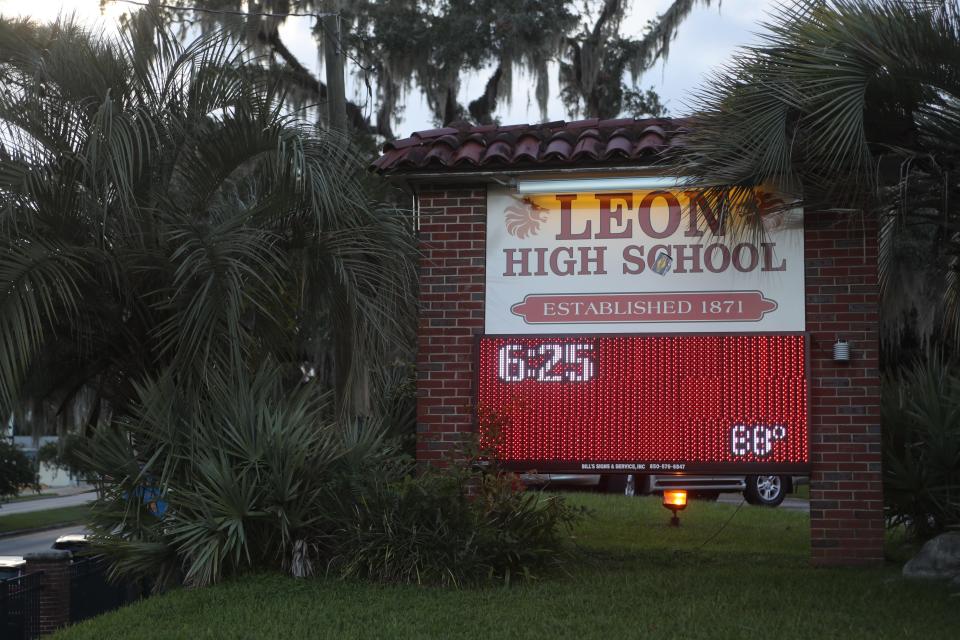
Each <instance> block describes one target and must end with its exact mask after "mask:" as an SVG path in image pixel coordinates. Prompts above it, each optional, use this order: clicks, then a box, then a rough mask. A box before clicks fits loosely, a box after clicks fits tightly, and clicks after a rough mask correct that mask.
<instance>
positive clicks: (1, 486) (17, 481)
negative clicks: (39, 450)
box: [0, 438, 37, 498]
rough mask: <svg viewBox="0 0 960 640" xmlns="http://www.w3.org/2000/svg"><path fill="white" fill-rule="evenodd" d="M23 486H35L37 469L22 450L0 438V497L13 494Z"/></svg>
mask: <svg viewBox="0 0 960 640" xmlns="http://www.w3.org/2000/svg"><path fill="white" fill-rule="evenodd" d="M25 487H32V488H34V489H36V488H37V470H36V468H35V467H34V465H33V462H32V461H31V460H30V458H28V457H27V454H25V453H24V452H23V450H22V449H21V448H20V447H18V446H16V445H15V444H13V443H12V442H10V441H9V440H7V439H6V438H0V498H6V497H10V496H15V495H17V494H18V493H20V491H21V490H22V489H24V488H25Z"/></svg>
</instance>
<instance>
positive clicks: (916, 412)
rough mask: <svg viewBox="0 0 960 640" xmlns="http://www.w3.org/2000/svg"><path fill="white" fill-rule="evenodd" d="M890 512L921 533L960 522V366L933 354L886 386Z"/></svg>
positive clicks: (886, 492) (885, 454) (885, 435)
mask: <svg viewBox="0 0 960 640" xmlns="http://www.w3.org/2000/svg"><path fill="white" fill-rule="evenodd" d="M883 479H884V487H883V488H884V499H885V502H886V510H887V515H888V517H889V518H890V523H891V524H892V525H899V524H905V525H906V526H907V527H908V528H909V529H910V530H911V531H912V532H913V533H914V534H916V535H917V536H919V537H921V538H926V537H929V536H931V535H933V534H936V533H938V532H941V531H943V530H944V529H947V528H950V527H957V526H960V366H958V365H957V363H956V362H950V361H948V360H946V359H944V358H943V357H942V356H940V355H929V356H927V357H926V358H925V359H924V360H921V361H918V362H917V363H916V364H915V365H914V366H913V367H912V368H909V369H907V370H905V371H904V372H902V373H900V374H898V375H890V376H888V377H887V378H886V379H885V380H884V387H883Z"/></svg>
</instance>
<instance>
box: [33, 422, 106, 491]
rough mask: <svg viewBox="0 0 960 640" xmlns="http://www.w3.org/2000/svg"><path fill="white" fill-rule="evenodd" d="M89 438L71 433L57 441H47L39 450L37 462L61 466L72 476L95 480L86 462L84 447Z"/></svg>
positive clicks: (85, 480)
mask: <svg viewBox="0 0 960 640" xmlns="http://www.w3.org/2000/svg"><path fill="white" fill-rule="evenodd" d="M86 446H87V438H86V437H84V436H82V435H80V434H78V433H71V434H67V435H65V436H62V437H61V438H60V439H59V441H57V442H53V441H51V442H47V443H46V444H44V445H43V446H41V447H40V448H39V449H38V450H37V462H39V463H41V464H46V465H50V466H53V467H59V468H60V469H63V470H65V471H66V472H67V473H68V474H69V475H70V477H71V478H74V479H77V480H82V481H84V482H92V481H93V480H94V478H93V476H92V474H91V472H90V469H89V468H88V466H87V465H86V464H85V463H84V453H83V451H84V449H85V447H86Z"/></svg>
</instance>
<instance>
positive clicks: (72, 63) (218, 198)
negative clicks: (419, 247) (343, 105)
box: [0, 12, 413, 424]
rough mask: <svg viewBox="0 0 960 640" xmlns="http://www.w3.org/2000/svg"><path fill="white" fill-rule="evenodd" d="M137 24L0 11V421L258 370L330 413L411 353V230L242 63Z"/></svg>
mask: <svg viewBox="0 0 960 640" xmlns="http://www.w3.org/2000/svg"><path fill="white" fill-rule="evenodd" d="M157 24H158V23H157V22H156V21H155V20H154V18H153V17H152V16H150V15H149V14H148V13H146V12H140V13H138V14H137V15H136V16H135V17H134V18H133V19H132V20H131V21H130V22H129V24H128V25H127V26H126V27H125V28H124V30H123V31H122V33H120V34H119V35H118V36H116V37H113V38H109V37H105V36H104V35H102V34H100V35H97V34H92V33H89V32H87V31H85V30H84V29H82V28H81V27H79V26H78V25H77V24H75V23H73V22H72V21H70V20H61V21H58V22H57V23H55V24H53V25H50V26H46V27H39V26H36V25H34V24H31V23H29V22H26V21H10V20H5V19H3V20H0V76H2V83H0V86H2V89H0V245H2V249H0V415H3V416H8V415H10V414H11V413H22V412H23V411H24V409H25V408H28V407H31V406H33V407H38V406H46V407H53V411H54V412H62V411H65V410H66V408H67V407H70V406H72V404H71V403H72V399H73V398H75V397H77V396H78V394H81V393H82V394H87V395H89V394H92V395H93V400H92V401H88V402H87V403H86V404H87V406H89V407H90V410H89V411H88V412H87V414H86V415H85V416H83V417H82V420H80V422H84V423H87V424H93V423H96V422H97V420H98V419H99V418H100V417H101V415H102V412H103V410H104V407H109V408H110V410H111V411H113V412H114V413H118V412H119V414H124V413H125V412H127V411H128V409H129V406H130V402H131V400H132V398H134V396H135V393H134V388H135V386H136V385H137V384H138V383H140V382H141V381H143V380H144V379H147V378H155V377H157V376H158V375H159V372H161V371H163V372H165V374H169V375H172V376H174V378H175V379H176V380H178V381H179V383H180V384H183V385H185V386H190V385H193V384H196V383H197V382H199V381H202V380H203V379H204V378H205V377H206V376H207V375H208V374H209V373H210V372H211V371H218V372H220V374H221V375H222V374H224V373H225V372H229V371H241V370H254V369H256V368H257V367H258V366H259V363H260V362H262V361H264V360H266V359H270V360H273V361H276V362H280V363H283V364H284V366H285V367H286V369H285V370H286V371H288V372H289V376H290V377H291V378H298V377H300V376H301V372H300V368H301V367H302V368H303V370H304V371H306V372H307V375H308V376H310V375H313V373H311V372H315V373H316V374H317V375H319V376H321V377H323V376H324V375H327V374H329V375H328V379H329V386H331V387H334V388H335V389H336V391H337V397H339V398H340V399H341V401H342V402H341V406H342V407H343V408H345V409H349V408H350V407H351V406H352V404H351V400H352V399H354V397H355V395H356V394H354V393H352V390H353V389H354V388H355V387H356V386H357V383H358V381H361V380H364V379H366V370H367V369H368V368H371V367H375V366H376V365H377V364H378V363H381V362H384V361H385V360H386V359H388V358H391V357H393V356H395V355H396V353H397V351H396V349H397V347H398V345H401V346H402V345H404V344H406V341H407V340H409V333H410V332H409V326H410V318H411V317H412V309H411V303H410V302H409V301H410V300H411V296H410V295H409V291H410V286H411V283H412V281H413V277H412V266H411V264H412V262H411V256H412V253H413V249H412V247H413V241H412V234H411V229H410V226H409V225H408V223H407V221H406V220H405V218H404V216H402V215H401V213H400V212H399V211H398V210H396V209H395V208H394V207H392V206H389V205H386V204H382V203H379V202H377V201H375V200H374V199H372V198H371V197H370V196H369V195H368V193H367V192H366V191H365V190H364V188H363V186H362V175H361V174H362V167H361V166H360V163H358V160H357V154H356V153H355V152H353V150H352V147H351V144H350V142H349V141H348V140H347V139H345V138H344V137H342V136H341V135H338V134H336V133H334V132H330V131H321V130H317V129H316V128H315V127H314V126H313V125H310V124H307V123H306V122H305V121H304V120H303V119H301V117H300V115H299V114H298V113H297V112H294V111H290V110H289V109H287V108H286V107H284V104H285V102H284V95H283V94H282V93H280V91H279V90H278V88H277V86H276V85H275V84H274V83H273V82H271V80H270V79H269V77H268V76H267V74H265V73H264V72H263V69H264V67H263V66H262V65H261V63H260V61H259V60H258V59H256V58H253V59H250V56H244V52H243V51H241V50H239V49H237V48H236V47H235V45H231V44H230V40H229V39H228V38H223V37H220V36H219V35H218V34H217V33H211V34H208V35H206V36H204V37H202V38H200V39H198V40H196V41H194V42H193V43H190V44H188V45H182V44H180V43H179V42H178V40H177V38H176V37H174V36H173V35H172V34H170V33H168V32H166V31H164V30H163V29H160V28H158V27H157ZM245 57H246V58H247V62H246V63H244V62H242V60H243V59H244V58H245Z"/></svg>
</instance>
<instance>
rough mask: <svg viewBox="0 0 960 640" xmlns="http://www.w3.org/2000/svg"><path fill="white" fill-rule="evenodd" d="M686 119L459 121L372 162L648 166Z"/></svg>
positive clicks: (420, 166) (407, 166) (410, 169)
mask: <svg viewBox="0 0 960 640" xmlns="http://www.w3.org/2000/svg"><path fill="white" fill-rule="evenodd" d="M685 125H686V122H685V121H684V120H671V119H667V118H657V119H652V118H651V119H641V120H636V119H633V118H618V119H612V120H598V119H596V118H591V119H587V120H577V121H574V122H563V121H558V122H546V123H543V124H536V125H529V124H517V125H509V126H498V125H484V126H473V125H471V124H469V123H466V122H454V123H451V124H450V126H447V127H442V128H440V129H429V130H427V131H418V132H416V133H414V134H413V135H411V136H410V137H409V138H404V139H402V140H393V141H390V142H388V143H386V144H385V145H383V155H381V156H380V157H379V158H377V159H376V160H374V161H373V163H371V165H370V170H371V171H376V172H377V173H381V174H393V173H398V174H399V173H416V172H419V171H424V170H427V171H430V172H434V171H442V170H443V169H444V168H449V169H451V170H461V171H463V170H472V169H477V170H487V169H510V168H514V167H516V168H528V169H530V168H541V167H542V168H544V169H549V168H551V167H563V166H568V165H570V164H573V163H577V164H579V165H603V164H605V163H606V164H610V163H617V164H623V163H624V162H626V163H636V164H649V163H650V162H652V161H654V160H655V159H656V157H657V155H658V154H660V153H661V152H662V151H663V150H665V149H666V148H667V147H670V146H674V145H676V144H678V143H679V138H680V134H682V131H683V128H684V126H685Z"/></svg>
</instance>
